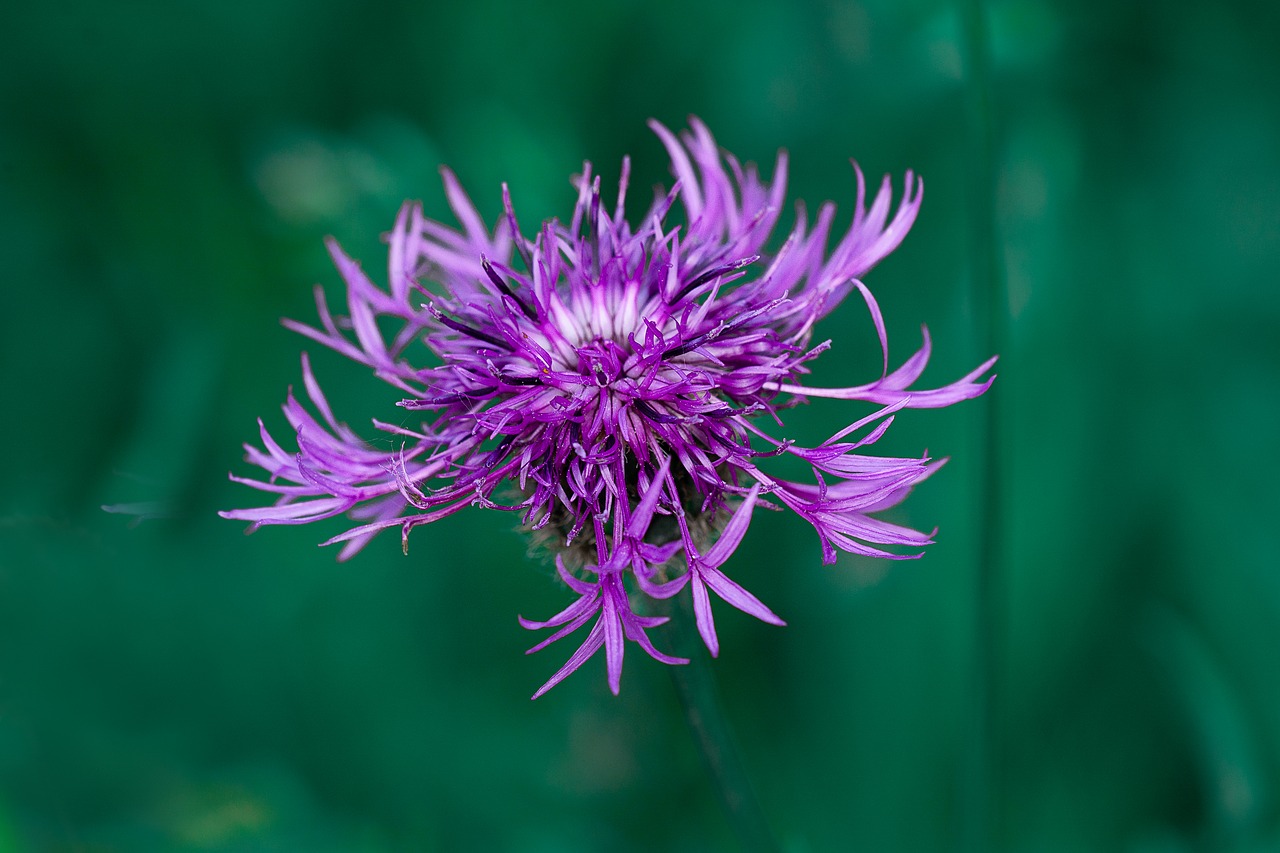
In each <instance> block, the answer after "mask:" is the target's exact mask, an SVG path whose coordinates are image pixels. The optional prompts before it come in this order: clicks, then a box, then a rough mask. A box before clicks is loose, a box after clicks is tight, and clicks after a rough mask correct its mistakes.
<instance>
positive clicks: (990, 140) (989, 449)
mask: <svg viewBox="0 0 1280 853" xmlns="http://www.w3.org/2000/svg"><path fill="white" fill-rule="evenodd" d="M960 17H961V22H962V28H963V39H964V44H963V51H964V63H965V102H966V103H965V106H966V112H967V113H968V118H969V125H970V143H971V153H970V160H969V166H970V177H971V181H972V184H971V186H970V189H969V195H970V203H971V209H970V210H971V212H970V217H969V220H970V223H969V224H970V233H969V260H970V274H971V287H972V296H973V306H974V315H975V318H976V320H977V326H978V340H979V341H980V342H981V346H982V351H983V352H984V353H986V354H988V355H990V354H994V353H999V354H1001V355H1003V356H1004V357H1005V359H1006V361H1005V363H1006V365H1007V364H1008V361H1007V359H1008V355H1009V353H1008V352H1007V348H1006V344H1007V341H1008V336H1007V333H1006V325H1007V319H1006V318H1007V313H1008V304H1009V303H1008V296H1007V294H1006V292H1005V285H1004V275H1003V268H1002V263H1001V249H1000V242H999V237H998V234H997V230H996V229H997V220H996V215H997V214H996V182H997V180H998V173H997V169H998V157H997V151H996V132H995V110H994V108H993V104H992V102H993V95H992V74H991V43H990V41H991V40H990V34H989V31H988V22H987V10H986V8H985V6H984V3H983V0H961V2H960ZM1002 396H1003V395H1002V394H1001V393H1000V391H999V388H998V387H996V388H993V393H989V394H988V396H987V400H986V406H984V407H983V408H982V413H983V414H984V415H985V423H984V424H983V427H984V429H983V434H984V444H985V447H984V453H983V456H984V459H985V463H984V465H985V470H984V471H983V474H982V481H983V482H982V483H981V486H982V488H981V493H982V495H983V499H982V503H981V505H980V508H979V513H980V518H979V521H980V524H979V531H980V532H979V545H978V563H977V567H976V573H975V578H974V622H975V638H974V684H973V698H974V701H973V707H972V712H971V713H972V735H971V738H972V740H971V743H970V750H969V759H968V764H969V767H968V772H967V774H966V775H967V779H966V780H965V781H966V784H965V785H964V792H963V794H964V797H963V800H964V806H965V808H964V814H965V818H966V819H965V826H964V827H963V828H962V838H963V840H964V842H965V843H964V848H965V849H967V850H972V851H981V853H986V851H990V850H994V849H997V847H998V846H999V845H998V841H999V838H998V836H999V834H1000V832H999V828H1000V821H1001V814H1000V807H999V799H998V795H999V790H1000V786H999V779H998V766H997V757H996V756H997V752H996V733H997V732H998V730H999V725H998V723H997V719H996V717H997V700H998V693H999V690H998V688H999V684H998V677H999V672H1000V666H999V653H1000V638H1001V636H1002V633H1003V632H1002V629H1001V625H1002V621H1001V620H1002V611H1001V608H1000V606H999V601H1000V599H999V593H1000V589H1001V587H1002V579H1003V576H1004V567H1003V559H1004V558H1003V551H1002V548H1003V542H1004V513H1003V478H1004V460H1003V456H1002V447H1003V441H1004V438H1003V436H1002V435H1001V429H1000V428H1001V418H1000V403H1001V398H1002Z"/></svg>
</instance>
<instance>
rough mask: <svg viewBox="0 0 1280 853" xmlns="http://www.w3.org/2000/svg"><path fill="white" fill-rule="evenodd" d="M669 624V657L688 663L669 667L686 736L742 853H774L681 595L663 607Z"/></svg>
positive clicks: (692, 622)
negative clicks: (689, 736)
mask: <svg viewBox="0 0 1280 853" xmlns="http://www.w3.org/2000/svg"><path fill="white" fill-rule="evenodd" d="M667 603H668V604H669V610H670V611H671V612H670V613H669V615H670V616H671V621H670V622H668V623H667V624H666V625H664V626H663V627H664V628H665V630H666V633H667V639H668V642H669V643H670V645H671V647H672V649H673V650H674V652H675V653H676V654H678V655H682V656H684V657H687V658H689V663H688V665H686V666H672V667H668V669H669V670H670V672H671V680H672V681H673V682H674V683H675V688H676V694H677V695H678V696H679V698H680V705H681V707H682V708H683V709H684V716H685V720H686V722H688V724H689V731H690V733H691V734H692V735H693V740H694V743H696V744H697V746H698V752H699V753H700V754H701V755H702V760H703V764H704V765H705V766H706V768H707V772H708V773H709V774H710V776H711V782H712V785H713V787H714V788H715V790H716V794H717V796H718V797H719V799H720V805H721V806H722V807H723V808H724V812H725V816H726V817H727V818H728V819H729V824H730V826H732V828H733V831H734V833H735V834H736V835H737V836H738V841H739V843H740V844H741V845H742V849H743V850H747V851H751V852H752V853H757V852H758V853H775V851H777V849H778V846H777V844H776V843H775V842H774V839H773V834H772V833H771V832H770V831H769V824H768V822H767V821H766V820H765V817H764V812H763V811H762V810H761V809H760V803H759V801H757V800H756V795H755V791H754V790H753V788H752V787H751V780H750V778H749V777H748V775H747V771H746V768H745V767H744V766H743V764H742V758H741V757H740V755H739V752H738V747H737V743H736V742H735V740H734V737H733V730H732V729H731V728H730V726H729V720H728V719H727V718H726V717H725V715H724V711H723V709H722V707H721V704H720V691H719V690H718V689H717V687H716V681H715V675H714V673H712V671H711V666H710V663H709V662H708V660H707V655H706V650H705V649H704V648H703V647H702V646H701V645H700V643H699V641H698V636H697V634H696V632H694V631H693V629H692V626H693V625H694V616H693V608H692V606H691V605H690V603H689V602H688V601H686V600H685V597H684V596H679V598H678V600H677V601H670V602H667Z"/></svg>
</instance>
